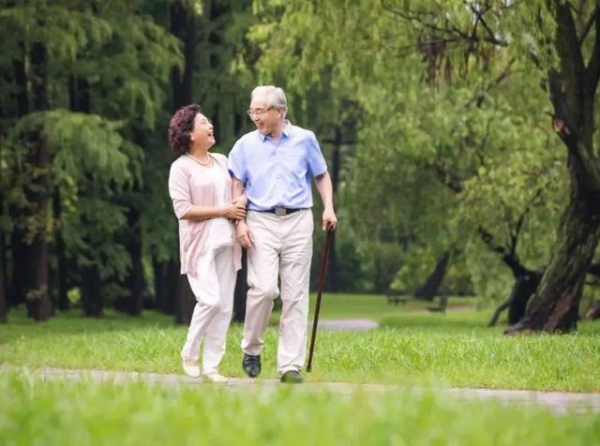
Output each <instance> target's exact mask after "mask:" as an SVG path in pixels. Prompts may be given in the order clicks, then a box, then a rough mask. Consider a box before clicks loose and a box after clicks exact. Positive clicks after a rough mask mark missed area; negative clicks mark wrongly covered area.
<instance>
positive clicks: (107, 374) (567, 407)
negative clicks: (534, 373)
mask: <svg viewBox="0 0 600 446" xmlns="http://www.w3.org/2000/svg"><path fill="white" fill-rule="evenodd" d="M7 371H12V372H20V373H24V374H28V375H29V376H36V377H39V378H41V379H44V380H54V379H67V380H74V381H76V380H85V379H92V380H95V381H108V382H116V383H119V382H130V381H143V382H147V383H150V384H161V385H176V386H199V385H212V384H205V383H204V382H203V381H201V380H198V379H194V378H189V377H187V376H185V375H183V374H181V375H174V374H160V373H138V372H114V371H104V370H69V369H58V368H44V369H39V370H36V369H27V368H22V367H7V366H5V367H1V366H0V372H7ZM307 379H308V381H307V382H305V383H304V384H302V385H299V386H294V387H295V388H297V389H303V390H306V391H317V390H323V389H330V390H335V391H337V392H339V393H340V394H342V395H350V394H352V393H353V392H356V391H357V390H363V391H368V392H386V391H390V390H394V389H401V387H400V386H395V385H386V384H354V383H342V382H312V383H311V382H310V375H309V374H307ZM224 386H226V387H229V388H238V389H245V390H259V391H275V390H276V389H278V388H280V386H281V384H280V383H279V381H278V380H275V379H256V380H251V379H249V378H231V379H230V381H229V382H228V383H227V384H224ZM412 391H414V392H415V394H419V393H421V392H423V391H424V389H422V388H414V389H412ZM438 393H439V394H446V395H449V396H453V397H455V398H457V399H458V400H496V401H500V402H502V403H506V404H517V405H538V406H542V407H547V408H549V409H550V410H551V411H553V412H554V413H556V414H564V413H566V412H567V411H573V412H578V413H582V412H585V411H588V410H591V411H592V412H594V413H599V414H600V393H598V394H595V393H567V392H535V391H528V390H491V389H458V388H449V389H439V392H438Z"/></svg>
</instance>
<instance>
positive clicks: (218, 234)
mask: <svg viewBox="0 0 600 446" xmlns="http://www.w3.org/2000/svg"><path fill="white" fill-rule="evenodd" d="M204 171H205V172H206V173H205V175H206V176H207V179H209V180H210V181H212V183H213V184H214V186H215V206H223V205H224V204H226V202H227V198H226V197H227V195H228V194H227V189H226V188H227V178H225V177H224V175H223V170H222V169H221V168H219V166H218V165H217V163H216V161H215V162H214V163H213V165H212V167H210V168H207V169H204ZM207 223H208V226H209V227H208V237H207V238H206V245H205V249H206V250H215V249H217V248H221V247H223V246H232V245H233V225H232V224H231V222H230V221H229V220H228V219H226V218H224V217H219V218H211V219H210V220H209V221H208V222H207Z"/></svg>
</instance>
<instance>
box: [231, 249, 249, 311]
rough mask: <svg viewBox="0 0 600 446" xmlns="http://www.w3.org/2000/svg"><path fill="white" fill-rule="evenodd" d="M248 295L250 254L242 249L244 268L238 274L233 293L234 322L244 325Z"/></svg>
mask: <svg viewBox="0 0 600 446" xmlns="http://www.w3.org/2000/svg"><path fill="white" fill-rule="evenodd" d="M247 294H248V253H247V252H246V250H245V249H242V268H241V269H240V270H239V271H238V273H237V279H236V282H235V291H234V293H233V321H234V322H240V323H243V322H244V319H245V318H246V296H247Z"/></svg>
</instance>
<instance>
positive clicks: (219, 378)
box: [202, 372, 229, 383]
mask: <svg viewBox="0 0 600 446" xmlns="http://www.w3.org/2000/svg"><path fill="white" fill-rule="evenodd" d="M202 377H203V378H204V379H206V380H207V381H210V382H211V383H226V382H227V381H229V380H228V379H227V378H226V377H224V376H223V375H220V374H219V373H218V372H212V373H204V374H203V375H202Z"/></svg>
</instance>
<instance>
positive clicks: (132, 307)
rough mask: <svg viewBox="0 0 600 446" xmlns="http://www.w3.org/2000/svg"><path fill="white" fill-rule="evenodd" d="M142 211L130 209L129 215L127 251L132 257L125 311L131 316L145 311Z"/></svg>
mask: <svg viewBox="0 0 600 446" xmlns="http://www.w3.org/2000/svg"><path fill="white" fill-rule="evenodd" d="M140 220H141V215H140V211H139V210H137V209H135V208H133V207H130V208H129V211H128V213H127V226H128V228H129V231H128V232H129V234H128V235H129V236H128V237H127V251H128V252H129V255H130V257H131V270H130V271H129V275H128V277H127V288H128V289H129V296H128V298H127V302H126V304H125V311H126V312H127V314H129V315H131V316H139V315H140V314H141V313H142V310H143V309H144V267H143V265H142V228H141V221H140Z"/></svg>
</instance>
